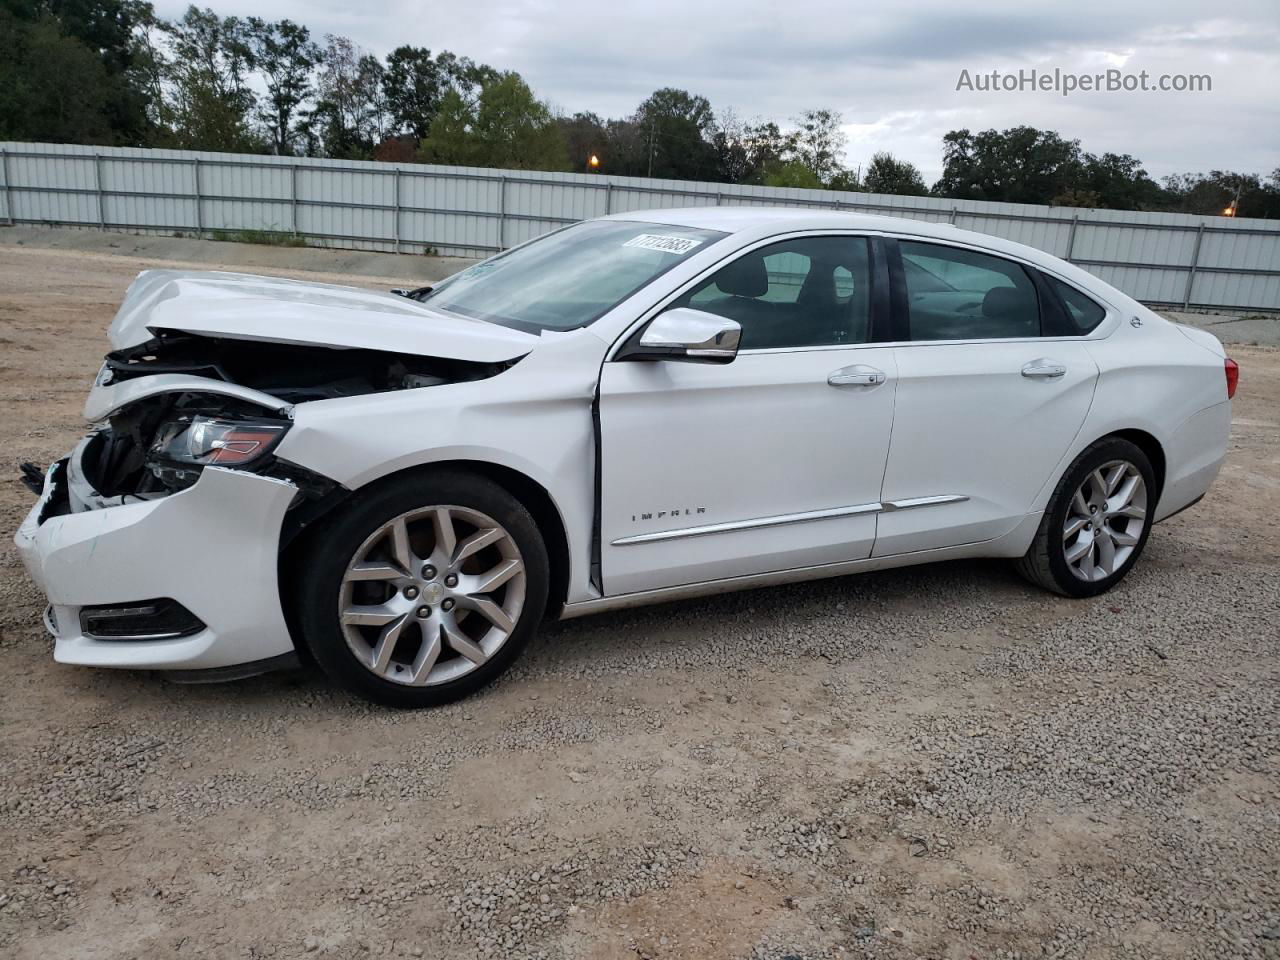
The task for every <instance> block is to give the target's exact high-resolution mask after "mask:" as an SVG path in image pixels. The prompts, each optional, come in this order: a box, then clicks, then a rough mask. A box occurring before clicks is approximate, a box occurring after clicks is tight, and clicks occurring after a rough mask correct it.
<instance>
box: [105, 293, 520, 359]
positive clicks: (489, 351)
mask: <svg viewBox="0 0 1280 960" xmlns="http://www.w3.org/2000/svg"><path fill="white" fill-rule="evenodd" d="M158 330H177V331H181V332H183V333H190V334H199V335H202V336H209V337H227V338H231V339H239V340H265V341H271V342H275V343H299V344H310V345H313V346H322V347H334V348H359V349H367V350H387V351H392V352H395V353H412V354H420V355H422V356H428V357H442V358H448V359H454V360H470V361H476V362H479V363H501V362H504V361H507V360H514V359H515V358H517V357H522V356H524V355H525V354H527V353H528V352H529V351H530V350H532V349H533V347H534V346H535V345H536V344H537V342H538V338H537V337H536V336H535V335H533V334H529V333H523V332H521V331H519V330H512V329H510V328H508V327H503V326H499V325H497V324H493V323H486V322H484V321H483V320H471V319H468V318H466V317H459V316H455V315H453V314H445V313H440V312H438V311H435V310H431V309H429V308H428V307H426V306H425V305H423V304H420V303H417V302H416V301H413V300H409V299H406V298H404V297H399V296H396V295H395V294H392V293H377V292H374V291H370V290H359V289H356V288H355V287H340V286H337V285H334V284H327V283H307V282H304V281H300V280H281V279H277V278H275V277H258V276H253V275H251V274H245V273H222V272H217V271H205V270H145V271H143V272H142V273H140V274H138V277H137V279H136V280H134V282H133V283H132V284H131V285H130V287H129V290H128V292H127V293H126V294H125V298H124V302H123V303H122V304H121V305H120V309H119V311H117V313H116V317H115V319H114V320H113V321H112V322H111V328H110V330H109V331H108V336H109V338H110V340H111V346H112V348H113V349H115V350H120V349H123V348H125V347H132V346H137V345H138V344H141V343H146V342H147V341H148V340H151V339H152V338H153V337H154V336H155V333H156V331H158Z"/></svg>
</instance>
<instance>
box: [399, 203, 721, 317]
mask: <svg viewBox="0 0 1280 960" xmlns="http://www.w3.org/2000/svg"><path fill="white" fill-rule="evenodd" d="M723 236H724V234H723V233H720V232H718V231H715V230H696V229H694V228H692V227H674V226H671V225H669V224H664V223H640V222H637V221H630V220H588V221H586V222H585V223H577V224H574V225H573V226H571V227H566V228H565V229H564V230H557V231H556V232H555V233H549V234H547V235H546V236H544V237H540V238H539V239H537V240H535V241H533V243H529V244H525V245H524V246H522V247H516V248H515V249H514V250H511V251H509V252H507V253H503V254H499V255H498V256H496V257H490V258H489V259H488V260H485V261H483V262H482V263H477V264H476V265H475V266H473V267H468V268H467V269H466V270H463V271H462V272H461V273H455V274H454V275H453V276H452V277H450V278H449V279H448V280H445V281H444V282H443V283H438V284H436V286H435V289H434V290H432V291H431V293H430V294H429V295H428V296H427V297H426V299H425V301H424V302H426V303H429V304H430V305H431V306H433V307H435V308H436V309H438V310H447V311H449V312H450V313H459V314H462V315H463V316H466V317H474V318H475V319H477V320H488V321H490V322H492V323H502V324H507V325H509V326H515V327H521V328H525V329H533V330H569V329H572V328H574V327H581V326H584V325H585V324H588V323H591V322H593V321H594V320H597V319H598V318H599V317H601V316H602V315H603V314H604V313H606V312H607V311H609V310H611V309H612V308H614V307H615V306H617V305H618V304H619V303H621V302H622V301H623V300H625V299H626V298H627V297H629V296H631V294H633V293H635V292H636V291H637V290H639V289H640V288H641V287H643V286H644V285H645V284H647V283H650V282H652V281H653V279H654V278H655V277H658V276H660V275H661V274H663V273H665V272H666V271H668V270H670V269H671V268H672V267H674V266H675V265H676V264H677V263H679V262H680V261H681V260H684V259H685V258H687V257H690V256H692V255H693V254H694V253H696V252H700V251H702V250H704V249H706V247H707V246H708V245H709V244H712V243H715V242H716V241H717V240H719V239H720V238H721V237H723Z"/></svg>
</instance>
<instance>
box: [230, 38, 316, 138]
mask: <svg viewBox="0 0 1280 960" xmlns="http://www.w3.org/2000/svg"><path fill="white" fill-rule="evenodd" d="M245 43H246V46H247V47H248V52H249V66H250V67H251V68H252V69H253V70H254V71H256V72H257V73H259V74H260V75H261V76H262V81H263V85H264V86H265V87H266V88H267V95H266V97H265V98H264V99H263V102H262V103H261V105H260V106H259V110H258V117H259V119H260V120H261V121H262V122H263V124H265V126H266V128H267V133H268V135H269V136H270V138H271V144H272V147H273V149H274V150H275V152H276V153H278V154H290V153H293V144H294V139H295V137H296V135H297V130H296V123H297V115H298V112H299V108H300V107H301V106H302V104H303V103H304V102H305V101H306V100H307V98H308V97H309V96H310V95H311V89H312V88H311V73H312V70H313V69H314V68H315V65H316V64H317V63H318V62H319V61H320V48H319V46H317V45H316V44H315V43H313V42H312V40H311V33H310V31H308V30H307V28H306V27H303V26H299V25H298V24H296V23H294V22H293V21H292V20H280V21H277V22H275V23H268V22H267V21H265V20H263V19H262V18H261V17H250V18H249V19H248V20H247V21H246V26H245Z"/></svg>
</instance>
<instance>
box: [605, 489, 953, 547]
mask: <svg viewBox="0 0 1280 960" xmlns="http://www.w3.org/2000/svg"><path fill="white" fill-rule="evenodd" d="M968 499H969V498H968V497H966V496H960V495H958V494H943V495H941V496H935V497H910V498H907V499H905V500H884V501H877V502H875V503H858V504H854V505H852V506H848V507H832V508H830V509H828V510H808V511H805V512H804V513H783V514H778V515H777V516H773V517H756V518H754V519H751V520H731V521H728V522H725V523H708V524H703V525H701V526H697V527H680V528H678V529H675V530H658V531H655V532H653V533H637V534H633V535H632V536H629V537H619V538H618V539H617V540H613V541H611V542H610V544H609V546H611V547H628V546H632V545H634V544H639V543H661V542H663V541H667V540H682V539H685V538H687V537H705V536H709V535H711V534H715V533H734V532H736V531H739V530H758V529H760V528H761V527H778V526H783V525H784V524H791V523H808V522H810V521H813V520H834V519H837V518H839V517H855V516H861V515H865V514H869V513H891V512H893V511H895V510H913V509H915V508H917V507H934V506H938V505H940V504H944V503H961V502H963V501H965V500H968Z"/></svg>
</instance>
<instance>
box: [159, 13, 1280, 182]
mask: <svg viewBox="0 0 1280 960" xmlns="http://www.w3.org/2000/svg"><path fill="white" fill-rule="evenodd" d="M205 2H207V3H209V4H210V5H212V6H214V8H215V9H216V10H217V11H218V12H219V13H222V14H224V15H228V14H241V15H248V14H256V15H258V16H262V17H267V18H269V19H279V18H282V17H288V18H290V19H292V20H296V21H298V22H300V23H303V24H305V25H306V26H308V27H310V28H311V30H312V33H313V34H315V35H316V36H317V37H318V38H319V37H320V36H322V35H323V34H326V33H337V34H343V35H346V36H348V37H350V38H351V39H352V40H354V41H355V42H356V43H357V44H359V45H360V46H362V47H364V48H367V49H368V50H370V51H372V52H374V53H376V54H378V55H385V54H386V53H387V52H388V51H390V50H391V49H392V48H394V47H396V46H398V45H400V44H404V43H410V44H414V45H417V46H425V47H429V48H430V49H431V50H433V51H435V50H440V49H448V50H452V51H453V52H455V53H458V54H465V55H467V56H470V57H472V58H473V59H476V60H479V61H483V62H486V63H489V64H491V65H493V66H495V67H498V68H500V69H512V70H517V71H519V72H520V73H521V74H522V75H523V76H524V78H525V79H526V80H527V81H528V82H529V84H530V85H531V86H532V87H533V89H534V91H535V92H536V93H537V95H538V96H539V97H541V98H542V99H545V100H548V101H550V103H551V104H552V106H553V107H555V108H557V109H559V110H561V111H564V112H565V113H574V112H577V111H579V110H590V111H594V112H596V113H598V114H600V115H601V116H605V117H617V116H625V115H629V114H630V113H631V112H632V111H634V109H635V107H636V105H637V104H638V103H639V102H640V101H641V100H642V99H643V98H644V97H645V96H647V95H648V94H649V93H650V92H652V91H653V90H654V89H656V88H658V87H663V86H674V87H682V88H685V89H687V90H689V91H691V92H694V93H700V94H702V95H704V96H706V97H707V98H708V99H710V101H711V103H712V105H713V107H715V109H716V110H717V111H721V110H723V109H725V108H732V109H733V110H734V111H735V112H736V113H737V114H738V116H739V117H742V118H744V119H753V118H756V117H761V118H769V119H776V120H778V121H779V122H785V121H786V120H787V118H789V117H792V116H795V115H796V114H797V113H799V112H800V111H801V110H804V109H806V108H810V107H829V108H831V109H835V110H838V111H840V113H841V114H842V115H843V116H844V119H845V122H846V132H847V133H848V135H849V146H848V149H847V152H846V156H845V160H846V163H847V165H849V166H857V165H859V164H865V162H866V161H867V159H868V158H870V156H871V154H872V153H873V152H875V151H876V150H890V151H892V152H893V153H895V154H897V155H898V156H900V157H905V158H907V159H909V160H911V161H912V162H914V163H915V164H917V165H918V166H919V167H920V168H921V169H922V170H923V171H924V174H925V177H926V179H928V180H930V181H932V180H933V179H935V178H936V177H937V175H938V173H939V172H940V169H941V162H942V161H941V147H940V141H941V137H942V135H943V134H944V133H945V132H947V131H948V130H953V129H956V128H959V127H968V128H970V129H971V130H982V129H987V128H989V127H998V128H1004V127H1008V126H1011V125H1014V124H1022V123H1026V124H1031V125H1033V126H1037V127H1043V128H1049V129H1054V130H1057V131H1058V132H1060V133H1061V134H1063V135H1064V136H1067V137H1070V138H1075V139H1079V140H1080V141H1081V143H1082V145H1083V147H1084V149H1086V150H1088V151H1091V152H1093V153H1101V152H1103V151H1114V152H1117V153H1131V154H1133V155H1135V156H1137V157H1138V158H1139V159H1141V160H1142V161H1143V162H1144V164H1145V165H1146V168H1147V170H1148V171H1149V172H1150V173H1151V174H1152V175H1153V176H1155V177H1157V178H1158V177H1162V176H1165V175H1167V174H1170V173H1179V172H1185V171H1201V170H1209V169H1215V168H1216V169H1232V170H1241V171H1252V172H1258V173H1262V174H1264V175H1265V174H1267V173H1270V171H1272V170H1273V169H1275V168H1276V167H1278V166H1280V0H1212V2H1206V0H1165V2H1161V3H1155V2H1139V3H1124V2H1116V0H1109V2H1098V0H1072V2H1069V3H1063V2H1057V3H1052V4H1050V5H1048V6H1046V7H1045V9H1041V10H1037V9H1035V8H1034V6H1033V5H1031V4H1028V3H1026V2H1010V0H967V2H965V3H959V2H955V0H929V2H924V3H918V4H909V3H898V4H895V3H892V2H890V3H884V2H877V3H865V4H854V3H848V2H844V3H825V2H818V0H786V2H780V0H773V2H758V0H680V2H673V0H644V2H633V3H627V2H625V0H621V2H619V0H467V2H451V3H447V4H443V3H436V4H433V3H423V2H412V0H382V2H379V0H372V2H365V3H353V2H351V0H205ZM201 5H204V4H203V3H202V4H201ZM156 6H157V11H158V12H159V13H160V15H161V16H165V17H174V16H178V15H180V14H181V12H182V10H183V9H185V6H186V4H185V3H181V2H177V0H160V2H158V3H157V4H156ZM1032 67H1034V68H1039V69H1040V70H1049V71H1052V70H1053V69H1054V68H1055V67H1057V68H1060V69H1062V70H1063V71H1071V72H1075V73H1081V74H1094V73H1100V72H1103V71H1105V70H1107V69H1108V68H1111V67H1114V68H1118V69H1121V70H1124V71H1128V72H1132V73H1137V72H1139V71H1141V70H1146V71H1148V72H1149V73H1150V74H1151V75H1152V78H1153V80H1154V78H1157V77H1159V76H1160V75H1161V74H1209V75H1210V76H1211V77H1212V87H1213V89H1212V91H1211V92H1203V93H1174V92H1168V93H1158V92H1148V93H1137V92H1135V93H1124V92H1117V93H1107V92H1099V93H1079V92H1077V93H1075V94H1073V95H1071V96H1069V97H1065V98H1064V97H1062V96H1061V95H1060V94H1057V93H1052V92H1024V93H1005V92H996V93H980V92H970V91H963V90H962V91H957V90H956V85H957V82H958V79H959V77H960V72H961V70H964V69H967V70H968V71H969V72H970V74H971V75H976V74H978V73H990V71H992V70H999V71H1001V72H1016V71H1017V70H1019V69H1020V68H1032Z"/></svg>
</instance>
